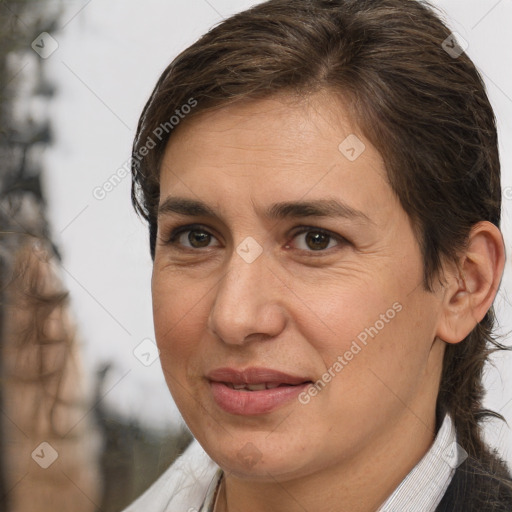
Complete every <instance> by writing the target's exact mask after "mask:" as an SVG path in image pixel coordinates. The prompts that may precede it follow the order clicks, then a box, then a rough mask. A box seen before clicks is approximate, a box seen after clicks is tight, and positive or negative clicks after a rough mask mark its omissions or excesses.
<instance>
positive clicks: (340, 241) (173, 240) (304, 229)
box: [163, 224, 350, 255]
mask: <svg viewBox="0 0 512 512" xmlns="http://www.w3.org/2000/svg"><path fill="white" fill-rule="evenodd" d="M189 231H204V232H205V233H207V234H209V235H211V236H212V237H214V238H216V239H217V237H216V236H215V235H214V234H212V233H211V231H210V230H209V229H208V228H207V227H206V226H203V225H201V224H189V225H186V226H181V227H178V228H175V229H173V230H172V231H171V233H170V234H169V235H168V236H167V237H165V238H164V240H163V241H164V244H165V245H174V246H176V247H179V244H178V243H177V240H178V238H179V237H180V236H181V235H182V234H183V233H187V232H189ZM310 232H313V233H320V234H323V235H326V236H328V237H329V238H330V239H333V240H335V241H336V242H337V245H336V246H334V247H329V248H327V249H321V250H318V251H314V250H306V249H297V250H299V251H302V252H305V253H310V254H311V255H315V254H322V253H323V254H325V253H326V252H328V251H330V250H331V249H334V248H335V247H338V246H339V245H346V244H348V243H350V242H349V241H348V240H347V239H346V238H344V237H342V236H341V235H337V234H336V233H333V232H331V231H328V230H326V229H322V228H318V227H315V226H301V227H299V228H297V230H295V231H294V233H293V234H292V236H291V240H293V239H295V238H296V237H297V236H299V235H303V234H304V233H310ZM288 246H289V242H287V243H286V248H289V247H288ZM209 248H210V246H207V247H205V249H209ZM180 249H181V250H188V251H193V252H197V251H199V250H200V249H198V248H193V247H188V246H181V247H180Z"/></svg>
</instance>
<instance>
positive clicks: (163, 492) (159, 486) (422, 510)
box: [124, 415, 467, 512]
mask: <svg viewBox="0 0 512 512" xmlns="http://www.w3.org/2000/svg"><path fill="white" fill-rule="evenodd" d="M466 457H467V454H466V452H465V451H464V450H463V449H462V448H461V447H460V446H459V445H458V444H457V443H456V433H455V427H454V425H453V422H452V420H451V418H450V416H449V415H446V416H445V418H444V420H443V424H442V425H441V428H440V429H439V431H438V433H437V435H436V438H435V440H434V443H433V444H432V446H431V447H430V449H429V451H428V452H427V453H426V454H425V455H424V457H423V458H422V459H421V460H420V461H419V462H418V464H416V466H415V467H414V468H413V469H412V470H411V472H410V473H409V474H408V475H407V476H406V477H405V478H404V480H403V481H402V483H401V484H400V485H399V486H398V487H397V488H396V489H395V490H394V492H393V493H392V494H391V496H389V498H388V499H387V500H386V501H385V502H384V503H383V504H382V505H381V507H380V508H379V510H378V512H434V511H435V509H436V507H437V506H438V505H439V503H440V502H441V500H442V498H443V496H444V493H445V492H446V489H447V488H448V485H449V484H450V482H451V480H452V478H453V475H454V473H455V469H456V468H457V467H458V466H459V465H460V464H461V463H462V462H463V461H464V459H465V458H466ZM222 474H223V473H222V470H221V469H220V468H219V466H217V464H215V463H214V462H213V461H212V460H211V459H210V458H209V457H208V455H207V454H206V453H205V452H204V450H203V449H202V448H201V446H200V445H199V443H198V442H197V441H193V442H192V444H191V445H190V446H189V448H187V450H186V451H185V453H184V454H183V455H182V456H181V457H180V458H179V459H178V460H177V461H176V462H175V463H174V464H173V465H172V466H171V467H170V468H169V469H168V470H167V471H166V472H165V473H164V474H163V475H162V476H161V477H160V478H159V479H158V480H157V481H156V482H155V483H154V484H153V485H152V486H151V487H150V488H149V489H148V490H147V491H146V492H145V493H144V494H143V495H142V496H141V497H140V498H139V499H137V500H136V501H135V502H134V503H133V504H132V505H130V506H129V507H128V508H127V509H126V510H125V511H124V512H176V511H180V512H213V507H214V501H215V497H216V494H217V491H218V488H219V485H220V482H221V479H222Z"/></svg>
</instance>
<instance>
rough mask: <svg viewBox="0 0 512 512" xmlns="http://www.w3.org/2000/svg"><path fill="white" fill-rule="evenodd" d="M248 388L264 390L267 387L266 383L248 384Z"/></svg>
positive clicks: (250, 389)
mask: <svg viewBox="0 0 512 512" xmlns="http://www.w3.org/2000/svg"><path fill="white" fill-rule="evenodd" d="M246 388H247V389H248V390H249V391H263V390H264V389H266V388H265V384H247V385H246Z"/></svg>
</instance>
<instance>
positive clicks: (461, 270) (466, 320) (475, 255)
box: [437, 221, 505, 343]
mask: <svg viewBox="0 0 512 512" xmlns="http://www.w3.org/2000/svg"><path fill="white" fill-rule="evenodd" d="M457 263H458V264H457V265H456V266H455V265H453V266H452V267H453V268H452V267H451V268H450V270H446V272H445V277H446V281H447V282H446V286H445V293H444V297H443V304H442V308H443V310H442V312H441V317H440V319H439V324H438V329H437V336H438V337H439V338H440V339H442V340H443V341H445V342H447V343H459V342H461V341H462V340H463V339H464V338H465V337H466V336H467V335H468V334H469V333H470V332H471V331H472V330H473V329H474V327H475V326H476V325H477V324H478V322H480V321H481V320H482V319H483V318H484V316H485V314H486V313H487V311H488V310H489V308H490V307H491V306H492V303H493V301H494V298H495V297H496V293H497V291H498V287H499V284H500V281H501V276H502V274H503V268H504V266H505V246H504V243H503V237H502V234H501V231H500V230H499V229H498V228H497V227H496V226H495V225H494V224H492V223H490V222H487V221H482V222H479V223H478V224H475V225H474V226H473V228H472V229H471V233H470V236H469V240H468V244H467V247H466V249H465V251H464V252H463V253H462V254H461V256H460V258H459V261H458V262H457Z"/></svg>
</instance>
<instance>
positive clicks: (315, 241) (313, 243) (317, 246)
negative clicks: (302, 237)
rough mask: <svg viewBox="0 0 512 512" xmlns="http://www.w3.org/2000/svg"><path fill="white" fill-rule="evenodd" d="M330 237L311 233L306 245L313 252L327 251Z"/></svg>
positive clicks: (308, 235) (307, 235)
mask: <svg viewBox="0 0 512 512" xmlns="http://www.w3.org/2000/svg"><path fill="white" fill-rule="evenodd" d="M330 238H331V237H330V236H329V235H326V234H325V233H315V232H313V231H310V232H309V233H307V234H306V244H307V246H308V247H309V248H310V249H312V250H313V251H319V250H321V249H326V248H327V247H328V246H329V241H330Z"/></svg>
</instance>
